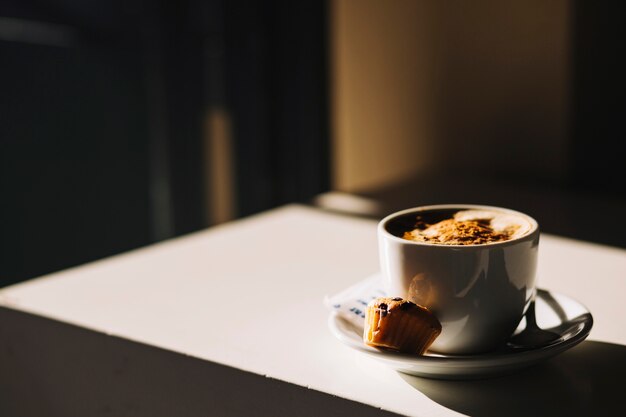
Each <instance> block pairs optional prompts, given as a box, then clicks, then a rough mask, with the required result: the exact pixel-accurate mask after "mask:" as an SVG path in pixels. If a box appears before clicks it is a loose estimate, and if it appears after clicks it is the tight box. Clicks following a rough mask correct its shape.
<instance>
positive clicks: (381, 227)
mask: <svg viewBox="0 0 626 417" xmlns="http://www.w3.org/2000/svg"><path fill="white" fill-rule="evenodd" d="M450 209H459V210H471V209H482V210H486V211H495V212H500V213H506V214H512V215H515V216H519V217H522V218H524V219H525V220H526V221H527V222H528V223H529V225H530V229H529V230H528V231H527V232H526V233H524V234H523V235H521V236H518V237H516V238H513V239H508V240H503V241H500V242H488V243H480V244H477V245H447V244H441V243H429V242H420V241H415V240H409V239H404V238H401V237H399V236H396V235H393V234H391V233H390V232H389V231H388V230H387V227H386V225H387V224H388V223H389V222H391V221H392V220H394V219H396V218H398V217H402V216H404V215H407V214H411V213H420V212H425V211H434V210H450ZM538 231H539V223H537V221H536V220H535V219H533V218H532V217H531V216H529V215H528V214H525V213H522V212H520V211H517V210H513V209H509V208H505V207H497V206H488V205H481V204H433V205H428V206H417V207H412V208H408V209H404V210H400V211H396V212H394V213H391V214H389V215H387V216H386V217H384V218H383V219H382V220H381V221H380V222H378V233H379V234H381V233H382V234H383V235H385V236H386V237H388V238H390V239H392V240H395V241H398V242H400V243H404V244H407V245H417V246H428V247H437V248H448V249H451V248H454V249H462V250H476V249H480V248H485V247H487V246H488V247H493V246H506V245H511V244H513V243H516V242H519V241H520V240H524V239H528V238H529V237H531V236H533V235H535V234H536V233H537V232H538Z"/></svg>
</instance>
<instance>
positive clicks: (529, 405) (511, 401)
mask: <svg viewBox="0 0 626 417" xmlns="http://www.w3.org/2000/svg"><path fill="white" fill-rule="evenodd" d="M624 375H626V346H622V345H616V344H611V343H603V342H594V341H585V342H583V343H581V344H580V345H578V346H576V347H575V348H573V349H571V350H570V351H567V352H565V353H563V354H561V355H559V356H557V357H555V358H552V359H550V360H549V361H546V362H544V363H542V364H539V365H536V366H534V367H532V368H529V369H526V370H524V371H521V372H518V373H516V374H513V375H508V376H502V377H498V378H491V379H482V380H471V381H443V380H434V379H425V378H418V377H414V376H410V375H404V374H401V376H402V378H403V379H404V380H405V381H407V382H408V383H409V384H411V385H412V386H413V387H415V388H416V389H418V390H419V391H420V392H422V393H423V394H424V395H426V396H428V397H429V398H430V399H432V400H433V401H436V402H437V403H439V404H441V405H443V406H445V407H448V408H450V409H452V410H455V411H458V412H460V413H464V414H468V415H471V416H492V415H493V416H499V415H506V416H529V415H549V416H560V415H563V416H565V415H567V416H570V415H608V414H610V413H611V410H619V409H620V408H623V406H624V401H625V394H624V389H623V384H622V383H621V382H620V381H621V380H622V378H624Z"/></svg>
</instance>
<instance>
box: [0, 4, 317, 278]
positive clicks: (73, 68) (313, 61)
mask: <svg viewBox="0 0 626 417" xmlns="http://www.w3.org/2000/svg"><path fill="white" fill-rule="evenodd" d="M325 19H326V16H325V4H324V3H323V2H314V1H307V2H297V4H292V2H288V1H269V2H256V1H241V0H238V1H228V2H227V1H219V0H213V1H206V2H205V1H193V0H185V1H169V0H162V1H155V2H148V1H145V2H144V1H139V0H131V1H121V0H120V1H99V0H90V1H81V2H78V1H65V0H53V1H45V2H43V1H30V0H27V1H10V0H9V1H3V2H2V3H0V63H1V65H0V202H1V204H0V225H1V227H0V285H6V284H9V283H12V282H17V281H21V280H24V279H28V278H31V277H35V276H38V275H41V274H45V273H49V272H52V271H55V270H59V269H62V268H67V267H70V266H73V265H77V264H81V263H84V262H88V261H91V260H95V259H99V258H102V257H105V256H109V255H112V254H115V253H120V252H123V251H127V250H129V249H133V248H136V247H140V246H144V245H147V244H150V243H152V242H155V241H159V240H162V239H166V238H169V237H173V236H177V235H180V234H184V233H188V232H191V231H194V230H198V229H200V228H202V227H206V226H208V225H209V224H210V221H211V219H210V216H208V215H207V211H208V210H209V207H210V205H211V201H210V200H211V197H212V196H211V190H210V188H207V187H208V185H210V183H211V181H210V180H211V179H210V178H208V177H207V175H206V173H207V172H208V171H207V169H206V166H205V165H206V163H207V162H206V161H207V156H208V155H207V146H206V144H207V141H210V140H211V138H208V137H207V135H208V133H207V131H206V129H205V122H206V117H207V112H208V109H212V108H222V109H224V110H225V111H226V112H228V114H229V117H230V118H231V119H232V121H233V124H234V126H235V129H233V137H232V138H231V140H232V141H233V142H234V143H233V144H232V145H233V148H234V149H235V152H234V158H235V161H234V165H236V166H237V172H236V173H235V175H234V178H235V181H236V183H234V187H235V188H236V190H237V192H236V197H237V201H236V204H235V205H234V207H236V210H237V211H236V212H235V213H233V216H235V217H237V216H241V215H247V214H251V213H254V212H258V211H260V210H264V209H267V208H270V207H274V206H276V205H279V204H282V203H284V202H288V201H296V200H303V199H306V198H308V197H310V196H311V195H313V194H315V193H318V192H321V191H324V190H326V189H327V188H328V183H329V174H328V170H327V166H328V155H327V148H328V146H327V142H326V141H327V135H326V131H325V129H326V103H325V94H326V90H327V87H326V72H325V41H326V38H325V37H326V32H325Z"/></svg>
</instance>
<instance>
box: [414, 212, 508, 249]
mask: <svg viewBox="0 0 626 417" xmlns="http://www.w3.org/2000/svg"><path fill="white" fill-rule="evenodd" d="M490 223H491V219H473V220H455V219H446V220H442V221H440V222H438V223H435V224H431V225H428V224H425V223H424V222H423V221H422V220H421V219H419V218H418V219H417V223H416V228H415V229H413V230H411V231H410V232H404V235H403V236H402V237H403V238H404V239H408V240H414V241H418V242H427V243H436V244H441V245H480V244H484V243H491V242H502V241H505V240H509V239H510V238H511V237H512V236H513V234H514V233H515V232H516V231H517V229H518V228H519V226H515V225H511V226H510V227H508V228H507V229H505V230H499V231H496V230H494V229H493V228H492V227H491V225H490Z"/></svg>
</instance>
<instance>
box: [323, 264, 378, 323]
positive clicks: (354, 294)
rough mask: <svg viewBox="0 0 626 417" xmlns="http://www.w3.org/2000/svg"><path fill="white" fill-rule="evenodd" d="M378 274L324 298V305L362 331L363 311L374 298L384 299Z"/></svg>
mask: <svg viewBox="0 0 626 417" xmlns="http://www.w3.org/2000/svg"><path fill="white" fill-rule="evenodd" d="M384 296H385V292H384V291H383V289H382V282H381V277H380V274H376V275H372V276H370V277H368V278H366V279H364V280H363V281H359V282H358V283H356V284H354V285H352V286H350V287H348V288H346V289H345V290H343V291H341V292H339V293H337V294H335V295H331V296H328V295H327V296H326V297H325V298H324V304H325V305H326V307H327V308H328V309H330V310H331V311H335V312H336V313H337V314H339V315H340V316H341V317H343V318H344V319H346V320H348V321H349V322H350V323H352V324H354V325H355V326H356V327H357V328H359V329H362V328H363V327H364V326H365V309H366V307H367V304H368V303H369V302H370V301H372V300H373V299H374V298H378V297H384Z"/></svg>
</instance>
